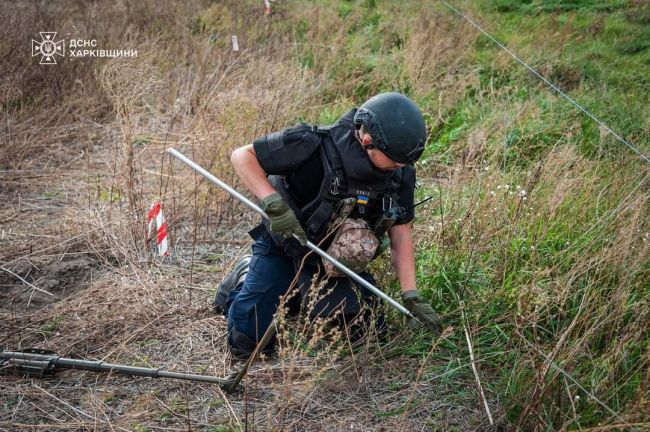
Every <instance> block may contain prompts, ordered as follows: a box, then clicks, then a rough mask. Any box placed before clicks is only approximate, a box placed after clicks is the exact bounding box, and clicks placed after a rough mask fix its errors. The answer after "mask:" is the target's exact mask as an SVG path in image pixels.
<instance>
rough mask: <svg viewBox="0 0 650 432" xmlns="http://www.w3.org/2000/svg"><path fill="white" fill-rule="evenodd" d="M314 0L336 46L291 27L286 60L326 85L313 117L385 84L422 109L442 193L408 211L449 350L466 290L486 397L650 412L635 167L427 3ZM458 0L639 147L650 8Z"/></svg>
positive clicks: (644, 131) (573, 408) (530, 417)
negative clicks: (292, 47)
mask: <svg viewBox="0 0 650 432" xmlns="http://www.w3.org/2000/svg"><path fill="white" fill-rule="evenodd" d="M319 3H320V4H323V6H322V9H318V10H323V9H328V8H330V9H331V8H336V9H337V13H338V16H339V17H340V18H343V19H341V20H336V21H337V22H338V24H337V25H333V26H332V28H337V29H338V28H339V26H341V25H342V26H343V27H344V29H345V30H346V32H345V33H343V31H341V30H339V31H338V32H334V33H333V34H328V35H326V36H325V40H323V39H322V38H321V39H318V42H320V43H324V44H328V43H335V42H336V43H339V44H341V43H343V44H344V45H346V50H345V51H343V49H340V48H332V50H333V51H334V56H336V57H338V58H337V59H332V58H331V57H332V56H326V55H323V53H322V52H321V51H322V50H321V48H319V47H317V46H315V43H316V42H317V40H316V39H315V38H314V36H315V35H314V34H313V27H311V26H305V27H300V26H298V27H297V29H298V30H297V32H298V34H297V39H298V40H302V41H305V42H306V44H305V45H303V46H302V47H301V49H300V50H299V54H298V61H300V62H301V63H302V64H304V65H305V66H306V67H309V68H314V69H316V70H319V71H325V72H326V73H327V76H328V78H329V80H330V82H331V84H330V83H328V84H330V87H326V91H325V93H324V95H323V96H324V98H325V102H329V103H330V105H329V106H328V107H327V108H326V109H324V110H322V111H321V116H320V118H319V120H321V121H330V120H332V119H334V118H336V116H337V115H338V114H340V112H341V110H342V109H343V108H344V107H345V106H346V104H345V102H347V100H348V98H352V99H353V100H354V101H357V102H359V101H362V100H363V99H364V98H365V97H368V96H369V95H372V94H373V93H375V92H377V91H385V90H399V91H404V92H407V93H409V94H411V95H412V96H413V97H414V98H415V99H416V100H417V101H418V102H419V103H420V104H421V106H422V108H423V110H424V111H426V112H427V113H428V114H429V120H430V125H431V126H432V128H431V136H430V141H429V145H428V148H427V151H426V153H425V156H424V158H423V160H422V163H421V164H420V166H419V173H420V178H421V180H422V183H423V185H424V187H423V188H421V190H420V191H419V195H420V196H421V197H424V196H426V195H429V194H433V195H434V196H435V197H436V198H438V202H437V203H436V204H431V205H428V206H427V207H425V208H424V209H421V210H420V212H419V224H418V225H417V227H416V231H417V232H418V233H421V234H422V236H418V239H419V240H420V241H419V247H418V269H419V280H420V288H421V289H423V290H424V291H425V293H426V294H427V295H428V297H429V298H431V299H432V300H433V302H434V304H435V305H436V306H437V308H438V309H439V310H440V311H441V312H443V313H446V314H447V315H446V316H447V318H448V321H447V322H448V323H449V324H453V325H455V326H456V327H457V330H456V332H455V333H454V336H455V337H453V338H452V341H453V344H450V345H449V346H448V347H447V348H449V349H452V350H457V351H455V352H456V354H455V355H460V356H461V357H462V356H465V357H466V354H459V351H460V352H463V351H465V343H464V340H463V335H462V331H460V330H459V327H460V326H461V325H462V321H461V320H460V317H459V305H460V303H459V302H460V300H464V302H465V308H466V311H467V315H468V317H469V318H468V319H469V324H470V327H471V328H472V331H473V336H474V344H475V347H474V349H475V350H476V351H477V352H478V353H479V358H480V359H481V369H482V370H483V372H484V373H486V374H488V376H489V379H488V382H489V384H488V387H489V389H490V392H489V397H490V398H493V399H494V398H498V399H499V400H500V401H501V403H502V404H504V406H505V407H506V412H507V418H508V420H509V421H510V422H512V424H516V425H519V426H524V427H527V428H532V427H533V425H536V427H538V428H541V429H545V428H560V427H579V426H582V427H584V426H589V425H596V424H598V423H600V422H603V421H606V420H607V421H610V422H612V423H621V422H623V423H625V422H629V423H634V422H641V421H647V420H648V419H647V417H646V416H645V415H644V414H642V413H643V412H644V410H645V411H647V406H646V405H644V404H645V403H646V402H645V401H646V400H647V393H645V392H646V391H647V390H644V389H647V379H648V377H647V375H646V374H647V370H648V363H647V362H648V352H647V347H648V345H647V342H648V339H647V338H648V336H647V328H648V312H647V309H648V254H647V252H648V241H649V240H650V239H649V238H648V237H649V234H648V201H647V195H646V191H647V188H648V182H647V174H648V166H647V164H646V163H644V162H643V161H641V160H640V159H639V158H638V157H636V156H635V155H634V154H633V153H632V152H631V151H630V150H629V149H628V148H626V147H625V146H624V145H623V144H621V143H620V142H618V141H616V140H615V139H614V138H613V137H612V136H611V135H609V134H608V133H607V132H606V131H605V130H604V129H602V128H599V127H598V125H597V124H596V123H595V122H593V121H592V120H591V119H589V118H587V117H586V116H585V115H584V114H583V113H580V112H578V111H577V110H576V109H575V108H574V107H573V106H572V105H570V104H569V103H568V102H567V101H565V100H563V99H561V98H559V97H558V96H556V95H554V94H553V92H552V91H551V90H550V89H548V88H547V87H546V86H544V85H543V84H542V83H540V81H539V80H538V79H537V78H536V77H534V76H532V75H531V74H530V73H529V72H528V71H527V70H525V69H524V68H523V67H521V66H520V65H519V64H518V63H516V62H514V61H512V60H511V59H510V58H509V57H508V56H507V55H506V54H504V53H503V51H500V49H499V48H498V47H496V46H495V45H494V44H493V43H492V42H491V41H489V40H488V39H487V38H486V37H485V36H480V35H478V33H476V32H475V30H474V29H473V28H470V27H468V26H467V25H465V24H463V23H462V22H461V21H460V19H459V18H458V17H456V16H454V15H452V14H451V12H450V11H448V10H446V9H445V8H444V7H441V6H440V5H436V2H433V4H427V5H421V4H419V3H416V2H413V3H411V2H409V3H400V5H399V6H396V5H394V4H392V3H389V2H380V1H377V2H375V1H364V2H319ZM457 3H458V4H459V5H460V6H461V7H462V8H463V9H464V10H466V11H468V12H469V13H470V14H471V15H473V16H474V17H477V18H478V20H479V22H481V23H482V24H483V25H484V26H485V28H487V29H488V30H490V31H491V32H492V33H493V34H494V35H495V36H496V37H497V38H498V39H499V40H501V41H503V42H505V43H506V44H507V45H508V46H509V47H511V48H512V49H514V50H515V51H516V52H517V53H519V54H520V55H521V56H522V57H523V58H524V59H526V60H527V61H528V62H529V63H530V64H532V65H533V67H535V68H536V69H538V70H539V71H541V73H542V74H544V75H545V76H546V77H548V78H549V79H550V80H551V81H552V82H554V83H556V84H558V85H559V86H560V88H562V89H563V90H565V91H566V92H567V93H568V94H569V95H571V96H572V97H573V98H575V99H577V100H578V101H579V102H580V103H581V104H583V105H584V106H585V107H586V108H587V109H588V110H590V111H592V112H593V113H594V114H595V115H596V116H598V117H599V118H601V119H602V120H603V121H604V122H605V123H606V124H607V125H609V126H610V127H611V128H612V129H613V130H614V131H617V132H619V133H620V134H622V135H623V136H625V137H626V138H627V139H628V140H629V141H630V142H632V143H634V144H635V145H636V146H637V147H639V148H640V149H641V151H642V152H644V153H645V154H648V151H649V150H650V145H649V142H650V139H649V138H650V124H648V119H649V118H650V104H649V103H648V102H650V100H649V95H650V92H649V91H648V90H649V83H650V82H649V75H648V73H647V71H648V66H649V65H650V49H649V46H648V39H649V37H650V35H649V33H648V29H649V28H650V27H649V26H648V23H649V20H650V9H649V8H648V6H647V5H646V6H643V5H642V4H641V2H637V3H635V2H624V1H610V2H602V1H589V0H586V1H575V2H532V1H528V2H518V1H510V0H503V1H497V2H471V3H467V2H464V3H459V2H457ZM287 8H290V6H287ZM288 13H289V14H293V12H288ZM311 13H313V11H309V12H308V13H306V14H305V15H304V17H305V18H303V19H306V17H307V16H309V15H310V14H311ZM332 21H335V19H334V18H332ZM301 22H306V21H301ZM440 28H442V29H443V30H440ZM316 35H319V34H318V33H316ZM309 42H312V43H314V46H310V45H309ZM441 173H442V174H441ZM434 178H442V180H441V181H440V182H438V184H440V187H438V184H437V183H436V181H434V180H433V179H434ZM425 345H426V344H425ZM419 348H421V349H423V348H424V346H421V347H419ZM405 349H407V350H413V351H416V352H417V351H418V347H415V346H414V347H410V348H405ZM541 353H545V354H546V355H550V356H551V358H552V359H553V361H554V362H555V363H556V364H558V365H561V367H562V368H563V370H564V371H565V372H567V374H568V375H570V376H571V377H572V378H574V379H575V380H577V381H578V382H579V383H581V384H582V385H583V386H584V387H586V389H587V390H589V392H590V393H592V395H593V396H594V397H597V398H599V399H600V400H601V401H602V402H603V403H604V405H606V406H607V407H608V408H610V409H611V410H612V411H613V412H616V413H618V414H617V415H616V416H613V415H612V413H611V412H608V411H607V409H606V408H603V406H602V405H600V404H598V403H596V402H595V401H594V400H593V399H592V398H591V397H590V396H588V395H586V394H585V393H584V392H583V391H582V390H580V389H578V388H577V386H576V384H575V382H573V381H572V380H571V378H570V377H568V376H566V375H564V374H563V373H558V372H557V371H556V370H554V369H553V368H551V369H549V368H548V366H545V363H544V362H543V361H542V357H541V355H542V354H541ZM445 358H446V359H449V352H448V351H444V350H443V352H441V353H440V357H439V360H443V359H445ZM448 368H449V365H448V366H446V367H445V366H442V367H440V366H438V367H435V368H434V367H432V368H431V369H430V370H429V371H428V373H429V374H431V376H435V375H438V374H441V373H443V374H444V373H445V371H446V370H448Z"/></svg>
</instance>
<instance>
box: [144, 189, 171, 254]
mask: <svg viewBox="0 0 650 432" xmlns="http://www.w3.org/2000/svg"><path fill="white" fill-rule="evenodd" d="M154 220H155V221H156V244H157V245H158V255H160V256H169V250H168V249H167V224H166V223H165V218H164V217H163V213H162V205H161V203H160V201H154V203H153V204H151V208H150V209H149V213H148V221H147V223H148V224H149V231H148V233H147V236H150V235H151V229H152V228H153V222H154Z"/></svg>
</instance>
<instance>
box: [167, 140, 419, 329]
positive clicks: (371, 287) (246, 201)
mask: <svg viewBox="0 0 650 432" xmlns="http://www.w3.org/2000/svg"><path fill="white" fill-rule="evenodd" d="M167 153H169V154H171V155H172V156H174V157H175V158H177V159H179V160H180V161H182V162H184V163H185V164H186V165H187V166H189V167H190V168H192V169H194V170H195V171H196V172H198V173H199V174H201V175H203V176H204V177H205V178H207V179H208V180H210V181H211V182H212V183H214V184H215V185H217V186H219V187H220V188H222V189H224V190H225V191H226V192H228V193H230V194H231V195H232V196H234V197H235V198H237V199H238V200H240V201H241V202H243V203H244V204H246V205H247V206H248V207H249V208H250V209H252V210H255V211H256V212H257V213H259V214H260V215H262V216H263V217H264V218H265V219H268V216H267V215H266V213H264V210H262V209H261V208H260V207H259V206H258V205H257V204H255V203H254V202H252V201H251V200H249V199H248V198H246V197H245V196H244V195H242V194H240V193H239V192H237V191H236V190H235V189H233V188H231V187H230V186H228V185H227V184H226V183H224V182H222V181H221V180H219V179H218V178H216V177H215V176H214V175H212V174H211V173H210V172H208V171H207V170H206V169H204V168H203V167H201V166H200V165H198V164H196V163H195V162H193V161H192V160H191V159H189V158H187V157H186V156H185V155H184V154H182V153H180V152H179V151H178V150H176V149H174V148H169V149H167ZM306 246H307V247H308V248H309V249H311V250H312V251H314V252H316V253H317V254H318V255H320V256H321V257H323V258H325V259H326V260H327V261H329V262H331V263H332V264H333V265H334V267H336V268H338V269H339V270H341V271H342V272H343V273H345V274H346V275H347V276H349V277H350V278H352V279H353V280H354V281H356V282H358V283H360V284H361V285H363V286H364V287H366V288H368V289H369V290H370V291H372V292H373V293H374V294H375V295H376V296H377V297H380V298H381V299H382V300H384V301H386V302H387V303H389V304H390V305H391V306H393V307H394V308H395V309H397V310H398V311H400V312H402V313H403V314H405V315H408V316H410V317H411V318H415V319H417V318H416V317H415V315H413V314H412V313H411V312H410V311H409V310H408V309H406V308H405V307H404V306H402V305H401V304H399V303H398V302H397V301H395V300H393V299H392V298H391V297H389V296H388V295H386V294H384V292H382V291H381V290H380V289H379V288H377V287H376V286H374V285H373V284H371V283H370V282H368V281H367V280H365V279H364V278H362V277H361V276H359V275H358V274H356V273H355V272H354V271H352V270H350V269H349V268H347V267H346V266H345V265H343V264H342V263H340V262H339V261H338V260H336V258H334V257H332V256H330V255H329V254H328V253H327V252H325V251H324V250H322V249H321V248H319V247H318V246H317V245H315V244H314V243H312V242H310V241H307V244H306Z"/></svg>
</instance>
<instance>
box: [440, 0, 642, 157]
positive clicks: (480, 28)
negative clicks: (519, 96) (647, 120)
mask: <svg viewBox="0 0 650 432" xmlns="http://www.w3.org/2000/svg"><path fill="white" fill-rule="evenodd" d="M440 2H441V3H442V4H444V5H445V6H447V8H449V9H450V10H452V11H453V12H454V13H456V14H457V15H459V16H460V17H462V18H464V19H465V20H467V21H468V22H469V23H470V24H472V25H473V26H474V27H475V28H476V29H478V30H479V31H480V32H481V33H483V34H484V35H485V36H487V37H488V38H490V40H491V41H492V42H494V43H495V44H497V45H498V46H499V47H500V48H502V49H503V50H504V51H505V52H507V53H508V54H510V56H511V57H512V58H514V59H515V60H517V61H518V62H519V63H521V64H522V65H523V66H524V67H525V68H526V69H528V70H529V71H531V72H532V73H533V74H534V75H535V76H537V77H538V78H539V79H541V80H542V81H544V82H545V83H546V84H548V85H549V86H550V87H551V88H552V89H553V90H555V91H556V92H557V93H558V94H560V95H561V96H562V97H564V98H565V99H566V100H568V101H569V102H571V103H572V104H573V105H574V106H575V107H576V108H578V109H579V110H580V111H582V112H583V113H585V114H586V115H587V116H589V117H590V118H591V119H592V120H593V121H595V122H596V123H598V125H600V126H601V127H602V128H603V129H605V130H606V131H607V132H609V133H611V134H612V135H613V136H614V137H615V138H616V139H617V140H619V141H620V142H622V143H623V144H625V145H626V146H628V147H629V148H631V149H632V150H633V151H634V152H635V153H636V154H637V155H639V156H640V157H641V158H642V159H644V160H645V161H646V162H648V163H650V158H648V157H647V156H646V155H644V154H643V153H641V151H640V150H639V149H637V148H636V147H635V146H634V145H633V144H631V143H630V142H629V141H627V140H625V139H624V138H623V137H621V136H620V135H619V134H617V133H616V132H614V131H613V130H611V129H610V128H609V126H607V125H606V124H605V123H603V122H602V121H601V120H600V119H599V118H598V117H596V116H595V115H593V114H592V113H591V112H589V111H588V110H587V109H586V108H584V107H583V106H582V105H580V104H579V103H578V102H576V101H575V100H573V99H572V98H571V97H570V96H569V95H567V94H566V93H564V92H563V91H562V90H560V89H559V88H558V87H557V86H556V85H555V84H553V83H552V82H550V81H549V80H547V79H546V78H545V77H544V76H543V75H541V74H540V73H539V72H537V71H536V70H535V69H533V68H532V67H531V66H529V65H528V63H526V62H525V61H523V60H522V59H521V58H520V57H519V56H518V55H517V54H516V53H514V52H513V51H511V50H510V49H509V48H508V47H507V46H505V45H504V44H502V43H501V42H499V41H498V40H497V39H496V38H495V37H494V36H492V35H491V34H490V33H488V32H487V31H486V30H484V29H483V27H481V26H480V25H479V24H478V23H476V21H474V20H473V19H472V18H471V17H469V16H468V15H466V14H464V13H463V12H461V11H460V10H458V9H457V8H455V7H454V6H452V5H451V4H449V3H447V2H446V1H445V0H440Z"/></svg>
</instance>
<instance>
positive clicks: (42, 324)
mask: <svg viewBox="0 0 650 432" xmlns="http://www.w3.org/2000/svg"><path fill="white" fill-rule="evenodd" d="M160 150H161V149H160V148H153V149H149V150H147V151H150V152H151V153H157V154H159V153H160ZM112 151H113V150H112V149H111V148H109V147H104V146H101V145H98V146H95V147H94V148H93V149H92V150H91V151H90V152H89V153H87V154H85V155H84V157H83V159H79V160H72V161H70V162H68V163H63V164H62V165H59V166H51V165H47V164H42V163H41V161H35V162H34V163H33V164H32V167H33V168H32V169H31V170H29V171H24V172H11V171H5V172H3V173H2V176H1V177H0V178H1V189H0V191H1V192H0V199H1V200H2V201H3V203H4V204H3V206H2V209H1V210H0V224H1V231H0V244H1V247H0V254H1V258H0V265H1V266H2V270H1V271H0V288H1V291H0V298H1V300H2V301H1V304H0V314H1V320H2V323H3V324H2V326H1V331H0V339H1V341H2V342H1V343H2V349H3V350H20V349H25V348H43V349H49V350H52V351H55V352H56V353H58V354H59V355H62V356H67V357H73V358H87V359H99V360H104V361H108V362H112V363H124V364H129V365H136V366H143V367H155V368H163V369H169V370H175V371H186V372H194V373H201V374H209V375H214V376H225V375H227V374H229V373H231V372H233V371H235V370H238V368H239V367H240V366H241V363H240V362H237V361H234V360H233V359H232V358H231V356H230V354H229V352H228V350H227V348H226V345H225V334H226V322H225V320H224V318H223V317H222V316H219V315H217V314H215V313H214V312H213V310H212V307H211V305H210V302H211V300H212V297H213V295H214V288H215V286H216V284H217V283H218V281H219V280H220V278H221V275H222V274H223V272H224V271H227V270H228V269H229V268H230V266H232V265H233V263H234V262H235V261H236V258H237V257H238V256H240V255H241V254H243V253H245V252H246V250H247V247H248V245H249V240H248V239H247V236H246V234H245V232H246V231H247V230H248V229H250V228H251V227H252V226H254V224H255V223H256V222H255V219H254V218H253V217H251V216H242V215H244V214H245V212H243V211H239V210H238V211H237V212H235V213H236V214H237V215H238V216H237V217H236V218H230V219H229V218H228V217H226V216H224V217H215V218H213V220H212V222H208V223H201V221H199V222H198V223H197V224H194V222H193V221H192V220H190V219H188V218H185V217H181V216H180V215H179V214H177V213H175V207H174V205H173V204H172V202H169V203H165V204H169V205H168V207H166V208H165V212H166V217H167V218H168V220H169V221H170V226H171V229H170V233H171V234H170V240H171V257H169V258H165V259H161V258H160V257H156V255H155V253H154V247H153V240H152V239H151V238H149V239H148V240H147V242H145V241H142V242H141V243H140V244H135V245H134V244H133V243H130V241H129V235H128V234H129V229H130V227H132V226H134V224H133V223H132V221H130V220H129V218H130V216H129V213H128V211H126V208H125V207H126V205H127V204H126V203H125V202H124V201H113V200H104V199H102V198H103V195H102V194H103V193H104V192H103V191H104V189H105V186H104V185H102V184H99V183H98V182H97V180H96V179H97V178H98V177H102V176H105V177H110V172H109V171H108V170H106V164H105V163H104V161H106V160H111V158H113V157H116V156H115V155H114V154H112ZM145 169H152V170H154V171H155V170H156V169H157V167H156V166H155V164H152V165H151V166H150V167H145ZM102 170H104V171H102ZM176 175H178V176H179V181H182V180H187V179H188V178H191V177H190V176H191V174H190V173H189V172H188V171H183V169H182V168H180V167H179V168H178V171H177V173H176ZM100 183H101V182H100ZM228 203H229V204H228V206H226V207H227V208H228V209H231V208H233V205H234V204H233V203H232V202H228ZM235 208H236V207H235ZM176 209H179V210H177V211H178V212H179V213H181V211H187V210H188V207H184V206H182V205H178V204H177V206H176ZM180 209H182V210H180ZM143 213H144V212H143ZM145 225H146V220H144V219H142V220H141V221H138V222H137V223H136V224H135V226H136V227H138V229H140V231H142V232H144V228H145ZM287 328H289V327H287ZM289 331H290V332H291V331H294V332H296V331H297V330H295V329H293V330H289ZM391 331H392V333H391V338H390V342H387V343H382V344H379V343H377V342H373V341H368V342H367V344H366V346H364V347H362V348H361V349H357V350H355V352H354V354H352V355H350V354H347V355H340V349H339V348H337V349H334V348H330V349H327V348H326V349H324V350H322V351H320V352H316V353H315V354H314V352H313V351H311V352H309V351H303V350H301V349H300V343H295V344H292V343H289V342H287V344H286V345H284V346H283V348H282V349H281V350H280V354H279V356H278V357H276V358H271V359H265V360H263V361H260V362H258V363H256V364H255V365H254V367H253V368H252V370H251V372H250V373H249V374H248V376H247V377H246V379H245V381H244V383H243V385H242V386H241V388H240V390H239V391H238V392H236V393H234V394H232V395H228V394H225V393H224V392H223V391H222V390H221V389H220V388H219V387H218V386H216V385H210V384H201V383H193V382H182V381H175V380H162V379H160V380H155V379H150V378H142V377H131V376H120V375H117V374H111V375H107V374H97V373H92V372H85V371H69V370H60V371H58V373H56V375H54V376H50V377H47V378H45V379H36V378H27V377H16V376H2V377H0V392H1V393H2V395H3V398H2V402H1V404H0V429H2V430H7V431H11V430H134V431H154V430H156V431H157V430H205V431H208V430H209V431H222V430H386V431H388V430H472V429H475V430H482V429H483V427H484V425H485V423H484V421H483V420H482V419H483V417H484V416H483V415H482V414H481V412H480V411H479V405H478V404H477V403H476V394H475V391H474V390H473V386H472V384H471V382H465V383H460V382H454V381H447V380H444V379H437V378H436V377H430V376H426V377H422V376H418V372H419V371H421V365H422V362H423V361H425V359H428V356H427V355H423V354H426V353H423V354H420V355H410V356H408V355H405V353H404V352H403V350H402V349H401V348H400V344H402V345H403V342H404V338H408V337H411V336H412V335H409V334H408V333H404V331H403V330H402V329H400V328H395V329H392V330H391ZM287 340H288V339H287ZM448 368H449V369H451V370H453V369H454V366H453V365H450V366H448ZM459 388H462V389H464V390H463V391H461V392H459V391H458V389H459Z"/></svg>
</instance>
